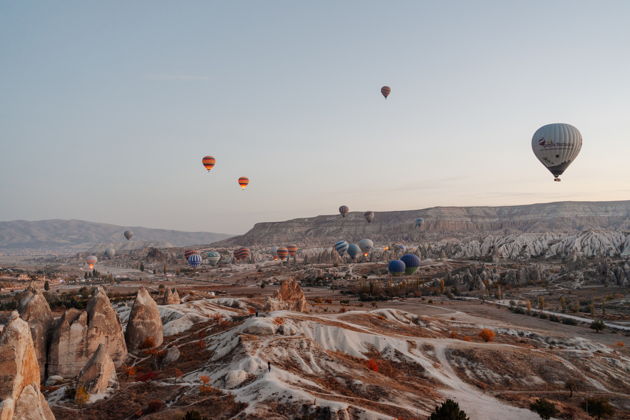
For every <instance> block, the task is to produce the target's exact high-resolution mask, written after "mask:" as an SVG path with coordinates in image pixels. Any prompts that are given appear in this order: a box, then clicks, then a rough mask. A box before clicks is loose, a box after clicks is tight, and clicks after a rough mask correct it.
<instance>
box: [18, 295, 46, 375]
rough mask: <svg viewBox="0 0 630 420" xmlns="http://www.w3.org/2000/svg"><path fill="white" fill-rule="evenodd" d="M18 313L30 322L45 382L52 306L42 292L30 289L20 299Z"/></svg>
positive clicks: (41, 373)
mask: <svg viewBox="0 0 630 420" xmlns="http://www.w3.org/2000/svg"><path fill="white" fill-rule="evenodd" d="M18 312H19V313H20V316H21V317H22V319H23V320H24V321H26V322H28V326H29V328H30V330H31V337H32V339H33V345H34V346H35V353H36V354H37V361H38V363H39V369H40V375H41V379H42V380H43V379H44V375H45V373H46V352H47V349H48V343H49V342H50V329H51V327H52V324H53V316H52V312H51V311H50V306H49V305H48V302H47V301H46V298H45V297H44V295H43V294H42V292H41V290H35V289H33V288H31V287H29V288H28V289H27V290H26V291H25V292H24V293H23V294H22V296H21V297H20V303H19V305H18Z"/></svg>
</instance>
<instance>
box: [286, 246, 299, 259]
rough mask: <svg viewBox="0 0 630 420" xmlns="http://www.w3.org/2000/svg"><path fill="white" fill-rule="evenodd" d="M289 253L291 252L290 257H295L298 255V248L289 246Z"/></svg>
mask: <svg viewBox="0 0 630 420" xmlns="http://www.w3.org/2000/svg"><path fill="white" fill-rule="evenodd" d="M287 251H289V256H290V257H294V258H295V256H296V255H297V252H298V247H297V245H289V246H287Z"/></svg>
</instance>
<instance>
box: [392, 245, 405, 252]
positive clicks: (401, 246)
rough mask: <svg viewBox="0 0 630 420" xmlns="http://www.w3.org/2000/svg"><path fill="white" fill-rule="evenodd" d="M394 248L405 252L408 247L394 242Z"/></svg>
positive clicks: (396, 250)
mask: <svg viewBox="0 0 630 420" xmlns="http://www.w3.org/2000/svg"><path fill="white" fill-rule="evenodd" d="M392 249H393V250H394V251H395V252H396V253H398V252H405V251H406V250H407V247H406V246H404V245H403V244H394V245H393V246H392Z"/></svg>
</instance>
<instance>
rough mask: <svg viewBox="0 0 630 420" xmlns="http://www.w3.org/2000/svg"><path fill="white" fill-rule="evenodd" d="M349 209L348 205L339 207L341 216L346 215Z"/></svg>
mask: <svg viewBox="0 0 630 420" xmlns="http://www.w3.org/2000/svg"><path fill="white" fill-rule="evenodd" d="M349 211H350V209H349V208H348V206H341V207H339V213H341V217H346V214H348V212H349Z"/></svg>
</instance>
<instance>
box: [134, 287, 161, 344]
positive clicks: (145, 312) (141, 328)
mask: <svg viewBox="0 0 630 420" xmlns="http://www.w3.org/2000/svg"><path fill="white" fill-rule="evenodd" d="M125 339H126V340H127V346H128V348H129V351H136V350H139V349H142V348H145V347H157V346H160V345H161V344H162V342H163V341H164V332H163V326H162V319H161V318H160V310H159V309H158V305H157V303H155V300H153V298H152V297H151V295H150V294H149V292H147V289H145V288H144V287H141V288H140V289H138V294H137V295H136V300H135V301H134V303H133V307H132V308H131V313H130V314H129V321H128V322H127V330H126V331H125Z"/></svg>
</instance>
